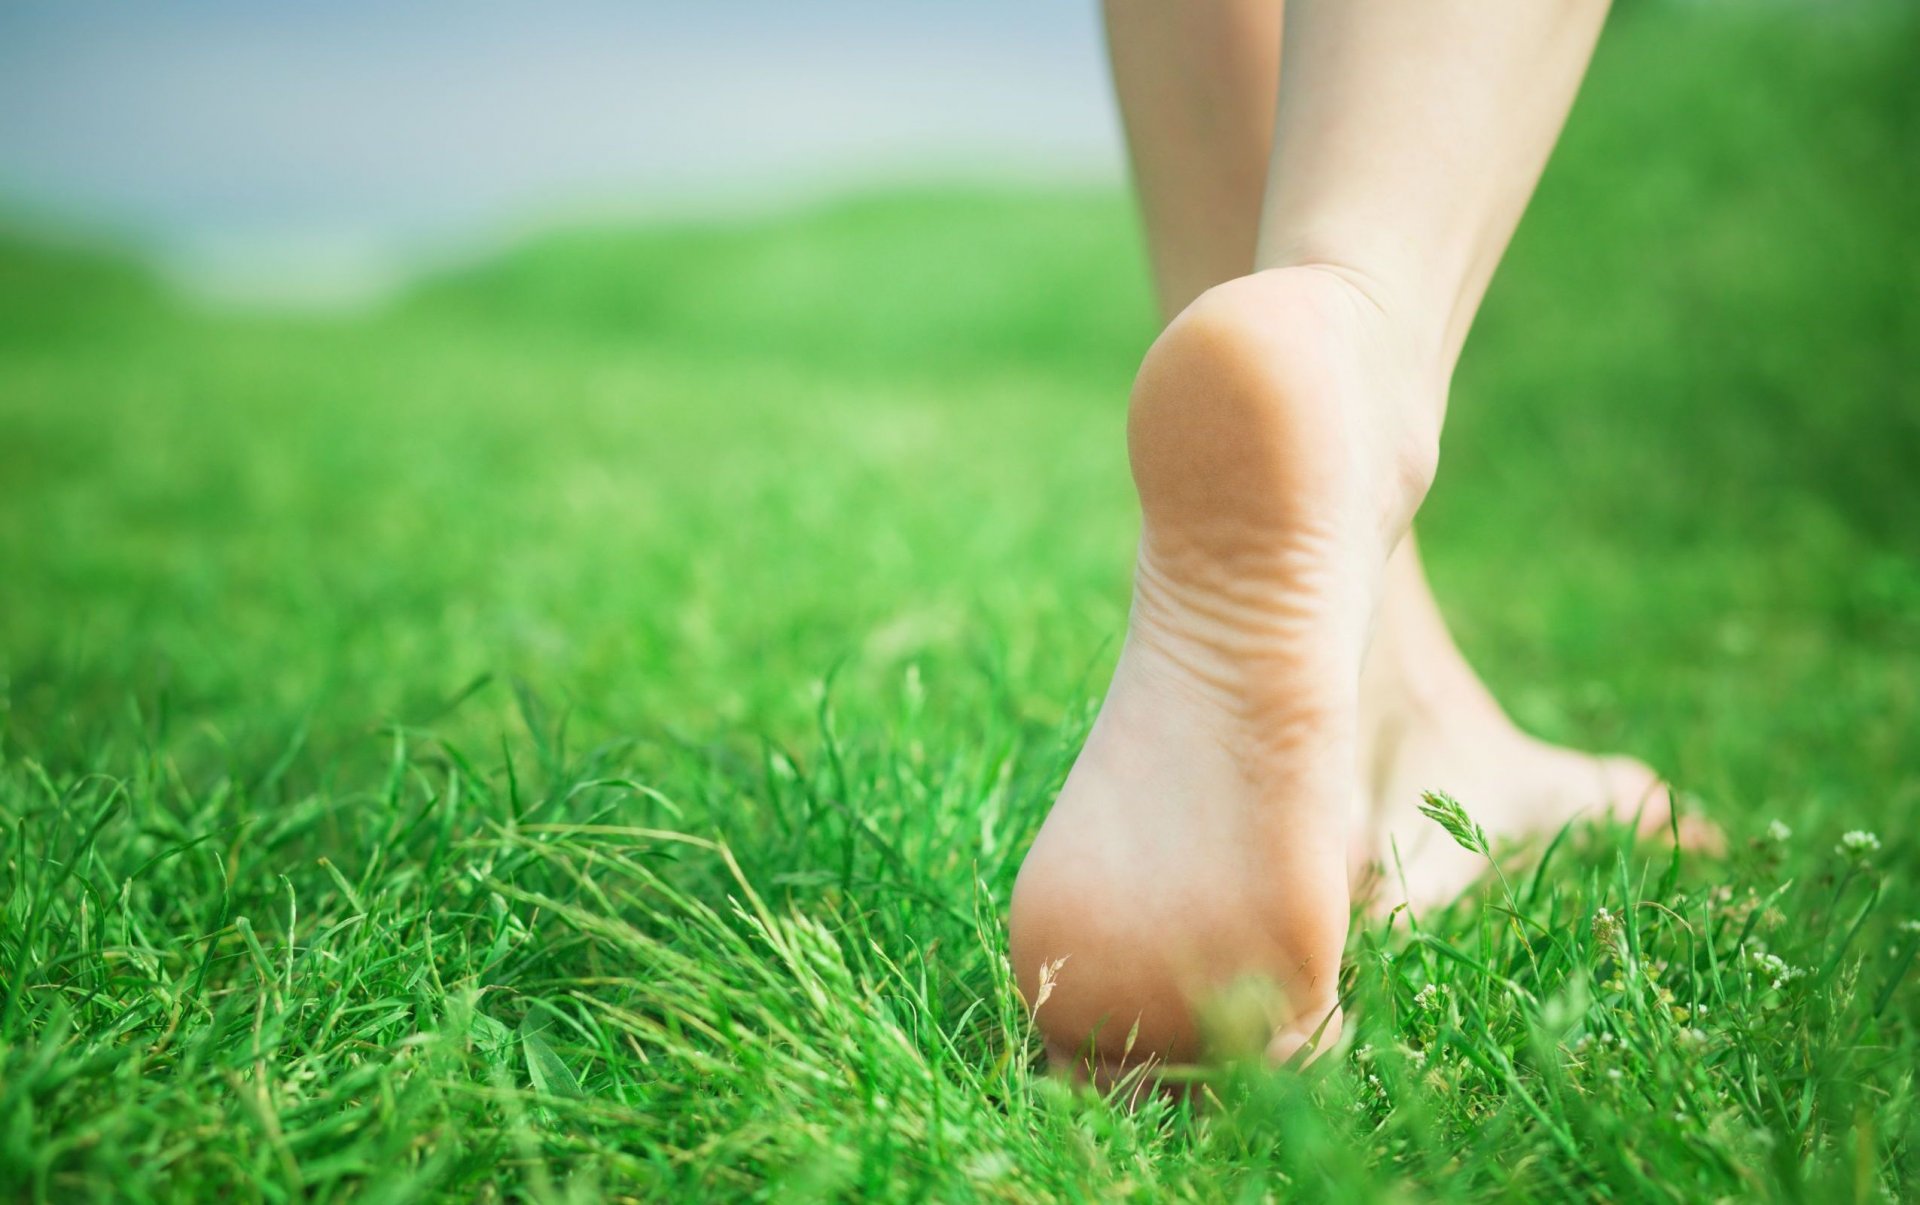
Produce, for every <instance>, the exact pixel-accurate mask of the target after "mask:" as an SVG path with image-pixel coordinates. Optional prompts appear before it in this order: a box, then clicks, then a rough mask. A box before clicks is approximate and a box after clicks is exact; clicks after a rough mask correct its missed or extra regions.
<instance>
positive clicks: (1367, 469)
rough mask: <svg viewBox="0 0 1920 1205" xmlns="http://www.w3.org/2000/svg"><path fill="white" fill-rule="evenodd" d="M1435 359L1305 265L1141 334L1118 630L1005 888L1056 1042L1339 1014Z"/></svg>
mask: <svg viewBox="0 0 1920 1205" xmlns="http://www.w3.org/2000/svg"><path fill="white" fill-rule="evenodd" d="M1423 368H1424V365H1423V364H1421V363H1420V362H1419V357H1418V356H1417V355H1416V354H1415V352H1414V351H1413V349H1411V348H1409V347H1407V346H1405V343H1404V341H1403V340H1401V339H1400V338H1398V337H1397V335H1396V332H1395V330H1394V328H1393V327H1392V325H1391V324H1390V323H1389V322H1388V321H1387V320H1386V317H1385V315H1384V314H1383V313H1382V311H1381V310H1380V309H1379V308H1378V307H1377V306H1376V305H1375V304H1374V303H1373V302H1371V301H1370V300H1369V299H1368V297H1367V294H1366V293H1365V292H1364V291H1362V289H1360V288H1359V287H1356V283H1355V282H1353V281H1351V280H1350V279H1348V278H1347V277H1345V276H1343V275H1341V274H1340V273H1338V272H1336V271H1332V270H1328V269H1320V268H1288V269H1281V270H1273V271H1268V272H1262V273H1258V274H1256V275H1254V276H1250V277H1246V278H1243V279H1241V280H1237V281H1233V282H1230V283H1228V284H1225V285H1222V286H1220V287H1218V288H1215V289H1213V290H1211V291H1210V292H1208V293H1207V294H1205V295H1204V296H1202V297H1201V298H1200V299H1199V300H1198V301H1196V302H1194V304H1193V305H1192V306H1190V307H1188V309H1187V310H1186V311H1185V312H1184V313H1183V314H1181V315H1180V317H1178V318H1177V319H1175V320H1174V322H1173V323H1172V324H1171V325H1170V326H1169V327H1168V328H1167V330H1166V331H1165V333H1164V334H1162V335H1161V337H1160V339H1159V340H1158V342H1156V343H1155V344H1154V347H1153V349H1152V350H1151V351H1150V352H1149V353H1148V355H1147V358H1146V362H1145V364H1144V365H1143V366H1142V368H1141V370H1140V375H1139V379H1138V380H1137V382H1136V383H1135V386H1134V391H1133V399H1132V408H1131V413H1130V417H1129V423H1128V443H1129V447H1130V450H1131V454H1132V461H1133V472H1134V481H1135V484H1136V486H1137V487H1138V489H1139V493H1140V501H1141V509H1142V513H1143V519H1144V522H1143V530H1142V536H1141V542H1140V553H1139V563H1138V568H1137V570H1136V575H1135V591H1134V605H1133V611H1132V616H1131V619H1130V622H1129V628H1128V632H1127V639H1126V643H1125V645H1124V646H1123V648H1122V651H1121V655H1120V659H1119V664H1118V666H1117V667H1116V669H1115V671H1114V677H1113V682H1112V685H1111V686H1110V687H1109V689H1108V692H1107V697H1106V701H1105V703H1104V704H1103V706H1102V708H1101V711H1100V715H1099V717H1098V719H1097V720H1096V722H1095V723H1094V726H1093V730H1092V732H1091V733H1090V734H1089V736H1088V738H1087V743H1086V747H1085V748H1084V749H1083V750H1082V751H1081V754H1080V758H1079V760H1078V761H1077V762H1076V763H1075V764H1074V767H1073V770H1072V772H1071V773H1070V774H1069V775H1068V777H1067V782H1066V785H1065V787H1064V788H1063V789H1062V790H1061V793H1060V796H1059V799H1058V800H1057V801H1056V802H1055V804H1054V807H1053V811H1052V812H1051V813H1050V814H1049V815H1048V817H1047V820H1046V823H1045V825H1044V826H1043V827H1042V829H1041V832H1040V834H1039V836H1038V838H1037V839H1036V840H1035V842H1034V845H1033V849H1032V850H1031V852H1030V853H1029V854H1028V855H1027V860H1026V863H1025V864H1024V865H1023V866H1022V868H1021V871H1020V878H1019V882H1018V884H1017V885H1016V886H1015V888H1014V896H1013V906H1012V958H1013V965H1014V969H1015V972H1016V974H1017V977H1018V979H1019V983H1020V988H1021V991H1022V992H1023V993H1024V994H1025V996H1026V998H1027V1000H1028V1002H1029V1004H1030V1005H1031V1006H1032V1007H1034V1008H1035V1010H1036V1012H1035V1019H1036V1022H1037V1024H1038V1026H1039V1028H1040V1030H1041V1032H1042V1034H1043V1035H1044V1036H1045V1038H1046V1040H1047V1042H1048V1044H1049V1047H1050V1049H1051V1050H1052V1051H1053V1053H1054V1056H1055V1057H1056V1058H1061V1057H1062V1056H1064V1057H1065V1058H1067V1059H1070V1060H1073V1061H1075V1062H1077V1063H1078V1064H1079V1065H1080V1066H1081V1067H1082V1068H1088V1067H1090V1068H1091V1069H1092V1070H1094V1071H1095V1072H1096V1073H1100V1072H1112V1071H1115V1070H1118V1069H1120V1068H1121V1067H1123V1066H1126V1065H1131V1064H1134V1063H1138V1062H1142V1061H1146V1060H1150V1059H1166V1060H1171V1061H1186V1060H1189V1059H1192V1058H1194V1057H1195V1056H1197V1055H1198V1054H1200V1053H1201V1051H1202V1049H1203V1047H1204V1046H1205V1045H1206V1043H1207V1041H1208V1040H1209V1039H1217V1038H1219V1037H1220V1036H1221V1035H1220V1034H1218V1033H1216V1032H1212V1031H1211V1028H1210V1022H1211V1021H1213V1020H1214V1018H1215V1017H1216V1016H1217V1015H1218V1014H1215V1013H1212V1012H1210V1011H1209V1004H1210V1002H1214V1001H1219V1000H1221V999H1223V998H1230V999H1232V1000H1233V1001H1234V1002H1235V1004H1234V1005H1233V1007H1232V1008H1230V1009H1229V1010H1228V1011H1230V1012H1233V1013H1234V1014H1235V1017H1236V1019H1237V1021H1238V1023H1239V1024H1238V1025H1237V1026H1236V1028H1237V1029H1240V1030H1241V1031H1242V1032H1244V1027H1245V1025H1246V1022H1247V1015H1248V1011H1249V1005H1250V1004H1251V1008H1252V1011H1253V1012H1254V1014H1255V1018H1254V1024H1256V1025H1257V1026H1258V1030H1257V1033H1258V1035H1259V1038H1260V1040H1261V1041H1262V1042H1263V1043H1264V1044H1265V1046H1266V1050H1267V1052H1268V1054H1269V1055H1271V1056H1272V1057H1275V1058H1287V1057H1291V1056H1292V1055H1293V1054H1294V1053H1296V1052H1297V1051H1299V1050H1300V1049H1301V1048H1302V1047H1303V1046H1304V1045H1306V1044H1307V1043H1309V1042H1310V1041H1312V1040H1313V1037H1314V1035H1315V1034H1316V1031H1317V1032H1319V1033H1320V1034H1321V1038H1322V1041H1323V1042H1324V1041H1327V1040H1331V1037H1332V1036H1333V1035H1337V1034H1338V1032H1339V1025H1340V1016H1339V1008H1338V980H1339V967H1340V955H1341V948H1342V946H1343V944H1344V943H1345V939H1346V932H1347V922H1348V916H1349V908H1350V896H1349V889H1348V871H1349V867H1350V864H1351V863H1352V861H1353V859H1354V856H1355V853H1356V851H1359V852H1361V853H1362V854H1364V851H1365V836H1366V829H1365V816H1364V814H1363V806H1362V803H1361V799H1362V784H1361V783H1360V780H1359V775H1358V766H1359V764H1360V760H1359V759H1360V747H1359V742H1360V731H1359V697H1358V696H1359V677H1360V662H1361V657H1362V654H1363V652H1364V649H1365V646H1366V641H1367V632H1368V625H1369V623H1370V620H1371V615H1372V611H1373V608H1374V603H1375V599H1376V597H1377V593H1378V589H1379V583H1380V577H1381V572H1382V567H1383V565H1384V564H1385V562H1386V558H1387V553H1388V551H1389V550H1390V549H1391V548H1393V547H1394V545H1395V544H1396V543H1397V541H1398V540H1399V537H1400V536H1401V534H1402V533H1403V532H1404V531H1405V529H1406V526H1407V523H1408V522H1409V520H1410V519H1411V517H1412V514H1413V511H1414V509H1415V508H1416V507H1417V506H1418V504H1419V501H1420V499H1421V497H1422V496H1423V495H1424V493H1425V489H1426V485H1427V483H1428V481H1429V480H1430V479H1431V475H1432V468H1433V459H1432V449H1433V440H1432V433H1433V431H1434V430H1435V427H1436V424H1437V421H1438V417H1439V416H1438V415H1437V414H1436V413H1433V412H1432V410H1431V407H1430V406H1429V405H1426V403H1427V400H1428V399H1429V398H1431V397H1434V396H1436V394H1435V392H1434V391H1433V389H1432V388H1431V383H1430V381H1429V380H1427V379H1426V374H1425V373H1424V372H1423Z"/></svg>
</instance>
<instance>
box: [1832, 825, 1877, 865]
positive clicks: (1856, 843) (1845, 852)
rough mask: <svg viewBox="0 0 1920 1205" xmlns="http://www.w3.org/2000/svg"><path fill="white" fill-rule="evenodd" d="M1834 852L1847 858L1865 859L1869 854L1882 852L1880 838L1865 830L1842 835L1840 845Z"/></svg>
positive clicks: (1835, 847) (1858, 829)
mask: <svg viewBox="0 0 1920 1205" xmlns="http://www.w3.org/2000/svg"><path fill="white" fill-rule="evenodd" d="M1833 852H1834V853H1837V854H1839V855H1841V856H1842V857H1846V858H1864V857H1866V856H1867V855H1868V854H1877V853H1879V852H1880V838H1879V837H1878V836H1876V835H1875V834H1873V833H1870V832H1868V831H1867V830H1866V829H1863V828H1856V829H1854V830H1852V831H1851V832H1846V833H1842V834H1840V844H1838V845H1836V846H1834V847H1833Z"/></svg>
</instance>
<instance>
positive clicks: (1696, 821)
mask: <svg viewBox="0 0 1920 1205" xmlns="http://www.w3.org/2000/svg"><path fill="white" fill-rule="evenodd" d="M1600 774H1601V778H1602V780H1603V781H1604V783H1605V784H1606V791H1607V799H1608V801H1609V804H1610V806H1611V807H1612V809H1613V814H1614V815H1615V816H1617V817H1619V818H1620V819H1621V820H1623V821H1626V822H1628V823H1632V824H1633V825H1634V826H1635V832H1637V833H1638V834H1639V835H1640V836H1642V837H1647V838H1658V839H1665V838H1666V837H1667V836H1668V835H1669V834H1670V833H1672V832H1674V831H1676V830H1677V831H1678V833H1679V838H1680V848H1682V849H1690V850H1697V851H1699V852H1702V853H1719V852H1720V851H1721V850H1723V849H1725V848H1726V836H1725V835H1724V834H1723V833H1722V832H1721V831H1720V826H1719V825H1717V824H1715V823H1713V821H1711V820H1709V819H1707V818H1706V817H1705V816H1701V815H1699V814H1697V813H1691V812H1688V811H1686V810H1685V809H1684V808H1682V809H1681V810H1680V814H1679V819H1678V822H1677V823H1676V822H1675V819H1674V810H1675V809H1676V808H1678V807H1680V805H1679V802H1678V799H1677V797H1676V794H1675V792H1674V789H1673V786H1672V784H1671V783H1669V782H1667V780H1666V779H1664V778H1662V777H1661V776H1660V775H1659V774H1657V773H1655V772H1654V770H1653V768H1652V767H1651V766H1649V765H1647V764H1646V763H1645V762H1643V761H1640V760H1639V759H1638V758H1633V757H1623V756H1614V757H1603V758H1601V759H1600Z"/></svg>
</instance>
